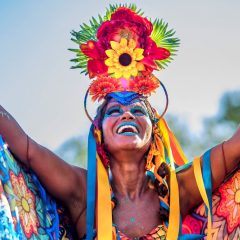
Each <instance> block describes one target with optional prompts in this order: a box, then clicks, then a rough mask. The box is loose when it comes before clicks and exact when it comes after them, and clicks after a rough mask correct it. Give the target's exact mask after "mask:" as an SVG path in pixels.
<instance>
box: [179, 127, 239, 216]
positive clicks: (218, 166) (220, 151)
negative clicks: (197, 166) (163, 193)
mask: <svg viewBox="0 0 240 240" xmlns="http://www.w3.org/2000/svg"><path fill="white" fill-rule="evenodd" d="M210 159H211V170H212V189H213V190H215V189H216V188H217V187H218V186H219V185H220V184H221V183H222V182H223V180H224V178H225V177H226V176H227V174H229V173H230V172H231V171H233V170H234V169H235V168H236V167H237V166H239V164H240V128H238V130H237V131H236V133H235V134H234V135H233V136H232V137H231V138H230V139H228V140H227V141H225V142H223V143H221V144H219V145H217V146H216V147H214V148H213V149H212V150H211V157H210ZM178 181H179V191H180V206H181V213H182V216H185V215H186V214H187V213H188V211H189V210H190V209H191V208H193V207H194V206H196V205H197V204H198V203H200V201H201V196H200V192H199V190H198V187H197V184H196V181H195V177H194V172H193V167H192V166H191V167H190V168H189V169H187V170H185V171H182V172H180V173H178ZM186 196H188V197H186Z"/></svg>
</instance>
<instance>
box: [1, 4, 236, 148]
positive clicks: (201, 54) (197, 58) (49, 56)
mask: <svg viewBox="0 0 240 240" xmlns="http://www.w3.org/2000/svg"><path fill="white" fill-rule="evenodd" d="M116 2H117V1H101V0H99V1H96V0H95V1H94V0H88V1H82V0H80V1H76V0H75V1H63V0H52V1H46V0H44V1H27V0H22V1H17V0H15V1H14V0H13V1H10V0H9V1H1V2H0V42H1V44H0V83H1V85H0V86H1V87H0V88H1V95H0V104H1V105H3V106H4V107H5V108H6V109H7V110H9V112H10V113H11V114H12V115H13V116H14V117H15V118H16V119H17V120H18V122H19V123H20V125H21V126H22V127H23V128H24V129H25V130H26V132H27V133H28V134H29V135H30V136H32V137H33V138H34V139H35V140H37V141H38V142H40V143H41V144H44V145H46V146H48V147H50V148H53V149H54V148H56V147H57V146H59V145H60V144H61V143H62V142H63V141H64V140H66V139H67V138H69V137H71V136H74V135H80V134H86V133H87V131H88V128H89V125H90V124H89V121H88V119H87V118H86V117H85V115H84V111H83V97H84V93H85V91H86V89H87V86H88V84H89V83H90V80H89V79H88V78H87V77H85V76H81V75H80V74H79V71H78V70H70V66H71V64H70V62H69V59H71V58H72V57H73V54H72V53H71V52H69V51H68V50H67V49H68V48H69V47H77V46H75V45H74V43H72V42H71V41H70V31H71V30H73V29H74V30H78V29H79V24H81V23H83V22H88V20H89V19H90V17H91V16H97V15H98V13H100V14H104V12H105V8H106V7H107V6H108V5H109V3H116ZM130 2H131V3H136V4H137V5H138V6H139V8H141V9H143V10H144V12H145V16H147V17H151V18H152V19H154V18H163V19H164V20H165V21H166V22H168V23H169V26H170V28H174V29H175V30H176V35H177V36H178V37H179V38H180V39H181V46H180V48H179V52H178V56H177V57H176V58H175V60H174V62H172V63H171V64H170V65H169V67H168V68H167V69H166V70H164V71H162V72H161V73H157V76H158V77H159V78H160V80H162V81H163V82H164V83H165V85H166V87H167V89H168V92H169V96H170V105H169V112H170V113H175V114H177V115H178V116H179V117H181V118H184V119H186V121H188V122H189V124H190V125H189V127H190V128H191V129H192V131H195V132H196V131H199V129H200V126H201V120H202V118H203V117H206V116H210V115H213V114H214V113H215V112H216V111H217V107H218V101H219V98H220V96H221V95H222V94H223V92H224V91H227V90H236V89H240V80H239V72H238V69H239V65H240V60H239V56H240V46H239V42H240V30H239V24H240V15H239V10H240V2H239V1H236V0H212V1H208V0H202V1H190V0H189V1H186V0H182V1H177V0H175V1H174V0H168V1H163V0H148V1H125V3H130ZM152 102H153V103H155V104H156V103H157V104H156V105H157V106H160V105H161V104H162V103H163V102H164V98H163V96H162V93H160V94H157V95H155V96H153V97H152ZM89 106H90V108H93V105H91V104H90V105H89ZM160 109H161V107H160ZM92 111H94V110H92Z"/></svg>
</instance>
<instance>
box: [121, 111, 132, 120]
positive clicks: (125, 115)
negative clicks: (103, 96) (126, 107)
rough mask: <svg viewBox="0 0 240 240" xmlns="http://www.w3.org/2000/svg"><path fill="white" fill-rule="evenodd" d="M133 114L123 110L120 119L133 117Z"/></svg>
mask: <svg viewBox="0 0 240 240" xmlns="http://www.w3.org/2000/svg"><path fill="white" fill-rule="evenodd" d="M134 118H135V117H134V115H133V114H132V113H131V112H130V111H125V112H124V113H123V115H122V120H128V119H131V120H132V119H134Z"/></svg>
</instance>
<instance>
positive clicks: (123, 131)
mask: <svg viewBox="0 0 240 240" xmlns="http://www.w3.org/2000/svg"><path fill="white" fill-rule="evenodd" d="M116 132H117V134H120V135H127V136H132V135H136V134H138V133H139V130H138V127H137V124H136V123H132V122H125V123H121V124H120V125H119V126H118V128H117V131H116Z"/></svg>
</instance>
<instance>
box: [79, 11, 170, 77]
mask: <svg viewBox="0 0 240 240" xmlns="http://www.w3.org/2000/svg"><path fill="white" fill-rule="evenodd" d="M152 29H153V25H152V23H151V22H150V21H149V20H148V19H147V18H144V17H142V16H140V15H138V14H137V13H135V12H134V11H132V10H131V9H129V8H126V7H119V8H118V9H117V10H116V11H115V12H114V13H113V14H112V15H111V19H110V20H109V21H105V22H103V23H102V24H101V26H100V27H99V28H98V30H97V39H98V40H97V41H93V40H90V41H88V42H87V43H86V44H82V45H81V46H80V48H81V51H82V52H83V53H84V54H85V55H86V56H88V57H89V60H88V65H87V67H88V72H89V76H90V78H93V77H96V76H98V75H107V71H108V67H107V66H106V65H105V63H104V61H105V60H106V59H107V55H106V54H105V51H106V50H108V49H109V48H110V41H115V42H120V40H121V38H125V39H127V40H130V39H133V40H134V41H135V42H136V47H137V48H142V49H144V53H143V55H144V59H143V60H141V62H142V63H143V64H144V65H145V66H146V69H145V71H146V72H150V73H151V72H152V71H153V70H154V69H158V66H157V65H156V63H155V61H156V60H163V59H165V58H168V57H169V56H170V52H169V51H168V50H167V49H165V48H160V47H158V46H157V45H156V43H155V42H154V41H153V40H152V39H151V38H150V35H151V33H152Z"/></svg>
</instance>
